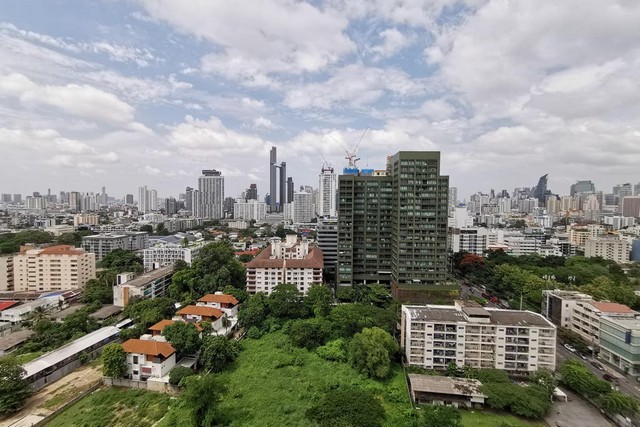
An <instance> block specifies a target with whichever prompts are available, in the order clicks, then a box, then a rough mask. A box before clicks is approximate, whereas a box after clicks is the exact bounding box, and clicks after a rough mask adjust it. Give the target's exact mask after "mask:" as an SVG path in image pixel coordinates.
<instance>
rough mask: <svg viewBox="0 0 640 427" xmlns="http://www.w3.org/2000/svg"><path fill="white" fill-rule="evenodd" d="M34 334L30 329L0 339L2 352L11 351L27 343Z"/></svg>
mask: <svg viewBox="0 0 640 427" xmlns="http://www.w3.org/2000/svg"><path fill="white" fill-rule="evenodd" d="M33 334H34V332H33V331H32V330H29V329H27V330H24V331H18V332H12V333H10V334H9V335H7V336H5V337H2V338H0V350H2V351H7V350H10V349H12V348H13V347H15V346H17V345H19V344H22V343H23V342H25V341H27V340H28V339H29V337H31V335H33Z"/></svg>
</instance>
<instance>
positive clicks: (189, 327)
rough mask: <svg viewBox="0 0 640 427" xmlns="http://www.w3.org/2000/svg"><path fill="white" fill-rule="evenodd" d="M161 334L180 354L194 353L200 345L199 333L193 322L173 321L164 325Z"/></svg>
mask: <svg viewBox="0 0 640 427" xmlns="http://www.w3.org/2000/svg"><path fill="white" fill-rule="evenodd" d="M162 335H163V336H164V337H165V338H166V339H167V341H169V342H170V343H171V345H172V346H173V347H174V348H175V349H176V350H177V351H178V352H179V353H180V354H182V355H185V354H194V353H196V352H197V351H198V350H199V349H200V346H201V345H202V340H201V339H200V333H199V332H198V330H197V329H196V326H195V325H194V324H193V323H188V322H175V323H173V324H172V325H168V326H165V328H164V329H163V331H162Z"/></svg>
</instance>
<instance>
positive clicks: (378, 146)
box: [0, 0, 640, 200]
mask: <svg viewBox="0 0 640 427" xmlns="http://www.w3.org/2000/svg"><path fill="white" fill-rule="evenodd" d="M639 22H640V2H639V1H637V0H563V1H557V0H537V1H509V0H461V1H453V0H451V1H450V0H429V1H418V0H327V1H321V0H317V1H309V2H303V1H293V0H251V1H248V0H244V1H243V0H236V1H228V0H190V1H184V0H121V1H118V0H104V1H99V0H76V1H63V0H40V1H31V0H21V1H19V2H18V1H14V2H7V1H5V2H2V3H0V155H1V158H0V192H2V193H24V194H29V193H31V192H32V191H40V192H46V190H47V188H51V190H52V192H54V193H57V192H59V191H62V190H65V191H82V192H98V191H99V190H100V188H101V187H102V186H103V185H104V186H106V187H107V192H108V193H109V194H110V195H113V196H116V197H118V198H121V197H123V195H124V194H126V193H131V194H137V188H138V187H139V186H142V185H147V186H149V187H151V188H155V189H157V190H158V194H159V196H163V197H164V196H169V195H173V196H177V195H178V193H181V192H184V188H185V187H186V186H197V178H198V176H199V175H200V171H201V170H202V169H217V170H220V171H221V172H222V173H223V175H224V176H225V185H226V189H225V193H226V195H227V196H232V197H235V196H237V195H238V194H239V193H240V192H241V191H242V190H243V189H245V188H247V187H248V186H249V184H251V183H257V184H258V192H259V194H260V196H261V197H262V196H264V195H265V193H266V192H268V185H269V184H268V179H269V169H268V168H269V150H270V148H271V147H272V146H275V147H277V148H278V161H279V162H281V161H285V162H287V172H288V175H290V176H292V177H293V179H294V182H295V184H296V186H298V185H312V186H314V187H316V186H317V184H318V174H319V172H320V169H321V167H322V165H323V163H324V161H325V160H326V161H327V162H329V163H330V164H331V165H332V166H333V167H334V168H336V170H339V171H341V170H342V168H343V167H344V166H345V165H346V162H347V161H346V160H345V158H344V157H345V151H346V150H351V149H353V147H355V146H356V144H358V142H359V146H358V157H360V158H361V160H360V161H359V163H358V164H359V166H361V167H365V166H368V167H371V168H384V166H385V162H386V156H388V155H392V154H394V153H395V152H397V151H400V150H428V151H431V150H437V151H440V152H441V153H442V154H441V156H442V166H441V173H442V174H445V175H449V176H450V182H451V185H452V186H457V187H458V194H459V199H461V200H462V199H463V198H468V196H469V195H470V194H472V193H475V192H477V191H483V192H488V191H489V190H490V189H492V188H493V189H495V190H501V189H507V190H509V191H511V190H513V188H515V187H530V186H533V185H535V184H536V183H537V181H538V178H539V177H540V176H541V175H544V174H546V173H548V174H549V188H550V189H551V190H552V191H554V192H555V193H558V194H561V195H562V194H568V192H569V186H570V185H571V184H572V183H574V182H575V181H576V180H581V179H591V180H593V181H594V183H595V184H596V189H597V190H602V191H605V192H610V191H611V187H612V186H613V185H615V184H617V183H624V182H632V183H635V182H638V181H640V168H639V167H638V164H639V163H640V87H639V86H640V78H638V76H640V31H639V30H638V23H639ZM367 129H368V130H367Z"/></svg>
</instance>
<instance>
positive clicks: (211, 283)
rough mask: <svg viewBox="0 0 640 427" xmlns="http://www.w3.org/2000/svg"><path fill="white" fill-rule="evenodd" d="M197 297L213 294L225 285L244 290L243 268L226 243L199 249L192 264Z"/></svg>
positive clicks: (231, 248) (216, 243)
mask: <svg viewBox="0 0 640 427" xmlns="http://www.w3.org/2000/svg"><path fill="white" fill-rule="evenodd" d="M192 268H193V271H194V273H195V277H196V291H197V292H198V294H199V295H204V294H208V293H213V292H215V291H217V290H221V289H222V288H224V287H225V286H227V285H233V286H235V287H238V288H244V284H245V268H244V266H243V265H242V263H241V262H240V261H238V259H237V258H236V255H235V251H234V249H233V246H232V245H231V243H230V242H228V241H220V242H213V243H209V244H207V245H206V246H204V247H203V248H202V249H200V253H199V254H198V257H197V258H196V259H195V261H194V262H193V264H192Z"/></svg>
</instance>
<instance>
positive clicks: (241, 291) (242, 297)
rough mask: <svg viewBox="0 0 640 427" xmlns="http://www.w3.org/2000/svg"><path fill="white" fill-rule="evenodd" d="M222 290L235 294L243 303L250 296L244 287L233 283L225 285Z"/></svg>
mask: <svg viewBox="0 0 640 427" xmlns="http://www.w3.org/2000/svg"><path fill="white" fill-rule="evenodd" d="M222 292H224V293H225V294H228V295H233V296H234V297H236V299H237V300H238V302H239V303H241V304H242V303H243V302H245V301H246V300H247V299H248V298H249V292H247V291H245V290H244V289H240V288H236V287H235V286H232V285H227V286H225V287H224V289H223V290H222Z"/></svg>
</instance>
